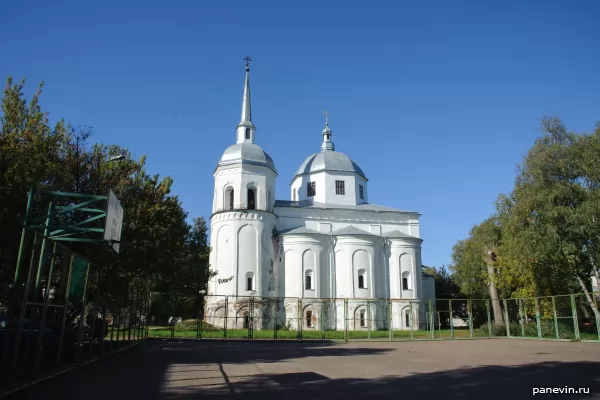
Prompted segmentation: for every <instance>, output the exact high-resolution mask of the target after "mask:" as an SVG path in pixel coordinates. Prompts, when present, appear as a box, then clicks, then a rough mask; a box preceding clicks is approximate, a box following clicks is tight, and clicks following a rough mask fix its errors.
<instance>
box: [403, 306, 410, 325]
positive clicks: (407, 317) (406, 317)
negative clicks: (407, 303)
mask: <svg viewBox="0 0 600 400" xmlns="http://www.w3.org/2000/svg"><path fill="white" fill-rule="evenodd" d="M404 326H406V327H407V328H410V311H409V310H406V311H405V312H404Z"/></svg>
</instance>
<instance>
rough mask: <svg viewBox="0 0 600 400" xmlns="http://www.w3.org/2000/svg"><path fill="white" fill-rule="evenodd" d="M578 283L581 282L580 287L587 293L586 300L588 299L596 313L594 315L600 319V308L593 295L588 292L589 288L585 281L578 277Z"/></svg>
mask: <svg viewBox="0 0 600 400" xmlns="http://www.w3.org/2000/svg"><path fill="white" fill-rule="evenodd" d="M577 281H579V285H580V286H581V288H582V289H583V293H585V298H586V300H587V302H588V304H589V306H590V308H591V309H592V310H593V311H594V315H595V316H596V318H600V312H599V311H598V308H597V307H596V302H595V301H594V299H593V298H592V295H591V294H590V292H589V291H588V288H587V286H586V285H585V282H584V280H583V279H581V277H580V276H577Z"/></svg>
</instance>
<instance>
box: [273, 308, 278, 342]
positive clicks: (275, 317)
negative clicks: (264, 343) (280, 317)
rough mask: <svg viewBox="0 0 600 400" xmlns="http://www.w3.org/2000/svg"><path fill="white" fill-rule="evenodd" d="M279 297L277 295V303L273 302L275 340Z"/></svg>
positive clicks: (274, 337)
mask: <svg viewBox="0 0 600 400" xmlns="http://www.w3.org/2000/svg"><path fill="white" fill-rule="evenodd" d="M277 303H278V298H277V297H275V304H273V309H274V312H273V340H277V308H278V305H277Z"/></svg>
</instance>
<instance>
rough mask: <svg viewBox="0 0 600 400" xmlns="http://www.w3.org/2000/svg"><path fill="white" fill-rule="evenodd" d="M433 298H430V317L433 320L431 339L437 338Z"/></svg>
mask: <svg viewBox="0 0 600 400" xmlns="http://www.w3.org/2000/svg"><path fill="white" fill-rule="evenodd" d="M433 309H434V307H433V300H431V299H429V319H430V320H431V325H430V326H431V339H435V311H433Z"/></svg>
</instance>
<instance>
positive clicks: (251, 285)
mask: <svg viewBox="0 0 600 400" xmlns="http://www.w3.org/2000/svg"><path fill="white" fill-rule="evenodd" d="M249 71H250V68H249V64H248V59H247V61H246V80H245V85H244V94H243V100H242V115H241V121H240V123H239V125H238V126H237V130H236V143H235V144H232V145H231V146H229V147H228V148H227V149H226V150H225V152H224V153H223V156H222V157H221V159H220V160H219V162H218V164H217V167H216V169H215V171H214V179H215V186H214V196H213V207H212V215H211V220H210V245H211V248H212V251H211V254H210V265H211V269H212V270H213V271H216V272H217V275H216V276H215V277H214V278H212V279H211V281H210V282H209V287H208V292H207V298H206V306H205V312H204V315H205V320H206V321H207V322H208V323H211V324H213V325H215V326H220V327H223V326H227V327H228V328H229V329H236V328H240V329H241V328H248V327H249V325H250V324H251V327H252V328H253V329H273V328H274V327H275V326H277V327H278V328H281V327H287V328H288V329H290V330H298V329H303V330H307V329H314V330H344V329H348V330H360V329H364V330H367V329H370V330H380V329H390V328H391V329H393V330H404V329H419V328H420V327H423V325H424V323H425V315H426V310H425V309H426V305H424V300H429V299H433V298H434V283H433V277H431V276H429V275H426V274H424V273H423V272H422V267H421V242H422V239H420V235H419V216H420V214H419V213H417V212H409V211H403V210H398V209H393V208H389V207H383V206H379V205H375V204H371V203H369V189H368V179H367V175H366V174H365V172H364V171H363V170H362V169H361V168H360V167H359V166H358V164H356V163H355V162H354V161H352V160H351V159H350V157H348V156H347V155H346V154H344V153H342V152H339V151H336V148H335V145H334V142H333V132H332V130H331V129H330V128H329V126H328V125H329V124H328V122H327V121H326V123H325V128H324V129H323V131H322V141H321V145H320V149H318V148H317V149H315V150H319V151H318V152H316V153H314V154H311V155H310V156H308V157H307V158H306V159H305V160H304V161H303V162H302V163H301V164H300V167H299V168H298V170H297V171H296V173H295V174H294V176H293V178H292V181H291V183H290V199H289V200H275V183H276V180H277V175H278V174H277V169H276V167H275V162H274V161H273V158H271V156H269V155H268V154H267V153H266V152H265V151H264V150H262V149H261V148H260V147H259V146H258V145H257V144H256V143H257V142H258V140H257V139H258V137H257V136H256V127H255V126H254V124H253V123H252V114H251V107H250V77H249ZM315 147H316V143H315ZM390 325H391V326H390Z"/></svg>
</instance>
